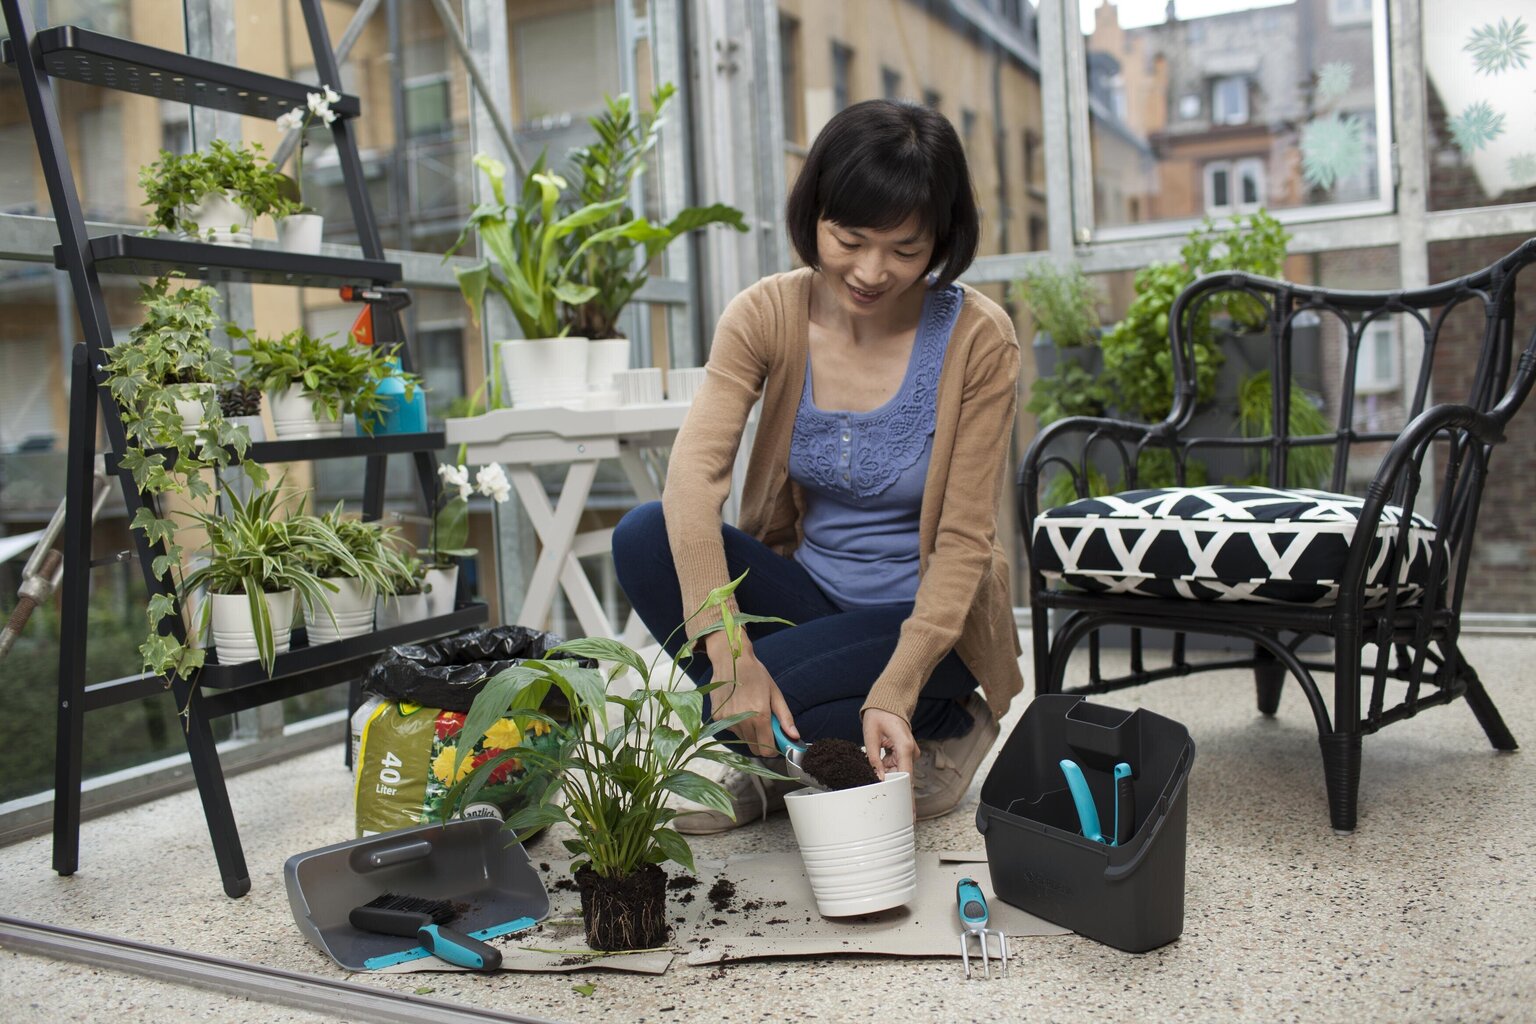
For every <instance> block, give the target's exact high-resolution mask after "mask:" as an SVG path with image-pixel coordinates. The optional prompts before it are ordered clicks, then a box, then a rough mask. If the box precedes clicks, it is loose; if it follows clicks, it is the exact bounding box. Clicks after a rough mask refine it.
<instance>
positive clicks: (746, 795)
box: [667, 758, 800, 836]
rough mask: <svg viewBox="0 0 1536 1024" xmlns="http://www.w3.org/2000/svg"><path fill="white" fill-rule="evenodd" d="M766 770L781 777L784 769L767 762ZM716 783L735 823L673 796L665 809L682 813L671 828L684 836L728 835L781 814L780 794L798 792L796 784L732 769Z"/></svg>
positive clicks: (782, 766) (724, 773)
mask: <svg viewBox="0 0 1536 1024" xmlns="http://www.w3.org/2000/svg"><path fill="white" fill-rule="evenodd" d="M768 767H769V768H772V769H773V770H774V771H776V772H778V773H779V774H781V775H783V774H785V771H784V769H785V767H786V766H785V765H784V764H783V759H782V758H780V759H779V760H778V762H777V763H776V762H774V761H769V762H768ZM711 774H712V773H711ZM717 781H718V782H719V783H720V784H721V785H722V786H724V787H725V791H726V793H727V794H729V795H730V798H731V808H732V809H733V810H734V811H735V812H736V819H735V820H734V821H733V820H731V819H730V818H729V817H727V816H726V815H724V814H721V813H720V812H719V811H717V810H715V809H714V808H712V807H705V806H704V805H703V804H699V803H695V802H693V801H692V800H685V799H683V798H682V797H680V796H676V795H675V794H674V795H671V796H669V797H668V799H667V806H669V807H673V808H676V809H677V810H679V811H681V812H682V813H680V814H679V815H678V816H677V817H676V818H673V819H672V823H671V824H672V827H673V828H675V829H677V830H678V831H679V832H681V833H683V834H684V835H688V836H710V835H714V834H715V833H717V832H728V831H730V830H731V829H733V828H740V827H741V826H742V825H747V824H750V823H751V822H753V821H757V820H760V819H766V818H767V817H768V815H770V814H773V813H774V812H776V811H782V810H783V809H784V794H785V793H788V792H791V791H792V790H796V789H799V788H800V783H798V782H795V781H793V780H790V781H780V780H778V779H765V778H763V777H762V776H760V775H752V774H749V773H747V772H740V771H737V770H736V769H734V768H726V769H725V770H724V772H723V774H722V775H721V776H720V778H719V779H718V780H717Z"/></svg>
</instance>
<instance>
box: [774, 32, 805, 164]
mask: <svg viewBox="0 0 1536 1024" xmlns="http://www.w3.org/2000/svg"><path fill="white" fill-rule="evenodd" d="M779 81H780V84H781V85H782V87H783V90H784V95H783V96H782V97H781V99H782V100H783V101H784V138H785V139H787V140H788V141H790V142H793V143H797V144H800V145H804V144H805V113H804V110H803V109H802V106H801V99H800V98H801V92H802V90H801V85H800V23H799V22H798V21H796V20H795V19H794V18H790V17H786V16H784V15H782V14H781V15H779Z"/></svg>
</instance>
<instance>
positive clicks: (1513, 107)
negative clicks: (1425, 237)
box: [1424, 0, 1536, 210]
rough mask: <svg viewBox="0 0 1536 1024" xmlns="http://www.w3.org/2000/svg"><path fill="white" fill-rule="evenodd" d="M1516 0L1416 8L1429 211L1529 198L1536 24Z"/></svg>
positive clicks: (1435, 1) (1534, 177) (1535, 188)
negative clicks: (1420, 14) (1420, 11)
mask: <svg viewBox="0 0 1536 1024" xmlns="http://www.w3.org/2000/svg"><path fill="white" fill-rule="evenodd" d="M1533 13H1536V12H1533V11H1532V9H1531V6H1530V4H1529V3H1526V2H1523V0H1456V2H1454V3H1452V2H1450V0H1429V2H1426V3H1425V4H1424V71H1425V75H1424V78H1425V81H1424V88H1425V103H1426V106H1427V112H1428V120H1429V123H1430V125H1432V126H1433V130H1432V131H1430V132H1429V133H1428V138H1427V139H1426V143H1427V146H1428V150H1429V208H1430V209H1431V210H1454V209H1458V208H1461V207H1473V206H1495V205H1502V204H1505V203H1528V202H1531V201H1533V200H1536V120H1533V119H1532V118H1531V116H1530V115H1531V97H1532V94H1533V93H1536V59H1533V58H1536V52H1533V49H1532V48H1533V46H1536V26H1533V19H1532V15H1533Z"/></svg>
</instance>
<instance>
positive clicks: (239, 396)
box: [219, 380, 261, 417]
mask: <svg viewBox="0 0 1536 1024" xmlns="http://www.w3.org/2000/svg"><path fill="white" fill-rule="evenodd" d="M219 410H220V411H221V412H223V413H224V415H225V416H226V417H228V416H260V415H261V388H258V387H257V386H256V385H254V384H250V383H247V382H246V381H243V380H237V381H233V382H231V383H229V384H226V385H225V386H224V387H222V388H220V389H219Z"/></svg>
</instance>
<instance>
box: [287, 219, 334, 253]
mask: <svg viewBox="0 0 1536 1024" xmlns="http://www.w3.org/2000/svg"><path fill="white" fill-rule="evenodd" d="M324 230H325V218H324V217H322V216H320V215H319V214H318V213H290V214H289V215H288V216H286V217H284V218H283V219H282V220H280V221H278V222H277V247H278V248H279V249H286V250H288V251H289V252H305V253H319V252H320V239H321V236H322V234H323V233H324Z"/></svg>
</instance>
